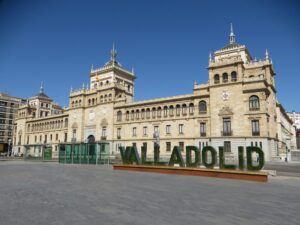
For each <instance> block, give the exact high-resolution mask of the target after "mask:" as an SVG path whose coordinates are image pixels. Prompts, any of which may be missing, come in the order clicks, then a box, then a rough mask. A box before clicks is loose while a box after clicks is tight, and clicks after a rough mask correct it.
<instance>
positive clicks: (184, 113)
mask: <svg viewBox="0 0 300 225" xmlns="http://www.w3.org/2000/svg"><path fill="white" fill-rule="evenodd" d="M182 115H186V104H183V105H182Z"/></svg>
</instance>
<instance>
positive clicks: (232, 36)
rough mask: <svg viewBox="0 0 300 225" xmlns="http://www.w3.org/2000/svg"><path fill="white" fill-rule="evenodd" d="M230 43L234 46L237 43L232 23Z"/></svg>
mask: <svg viewBox="0 0 300 225" xmlns="http://www.w3.org/2000/svg"><path fill="white" fill-rule="evenodd" d="M229 43H230V44H234V43H235V35H234V33H233V27H232V23H230V35H229Z"/></svg>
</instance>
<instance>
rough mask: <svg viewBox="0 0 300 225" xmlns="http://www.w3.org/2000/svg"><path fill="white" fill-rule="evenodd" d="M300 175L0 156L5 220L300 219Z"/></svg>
mask: <svg viewBox="0 0 300 225" xmlns="http://www.w3.org/2000/svg"><path fill="white" fill-rule="evenodd" d="M299 208H300V179H299V178H293V177H276V178H271V179H270V181H269V182H268V183H256V182H250V181H236V180H227V179H216V178H206V177H193V176H179V175H167V174H154V173H141V172H129V171H113V170H112V167H111V166H91V165H59V164H57V163H42V162H22V161H21V162H16V161H3V162H0V212H1V213H0V224H1V225H2V224H3V225H12V224H14V225H54V224H55V225H77V224H78V225H79V224H80V225H88V224H122V225H124V224H126V225H127V224H128V225H129V224H130V225H134V224H137V225H156V224H157V225H167V224H172V225H187V224H201V225H206V224H222V225H234V224H238V225H241V224H242V225H247V224H249V225H250V224H251V225H256V224H259V225H262V224H270V225H271V224H272V225H274V224H278V225H279V224H280V225H285V224H286V225H294V224H295V225H296V224H297V225H299V224H300V213H299Z"/></svg>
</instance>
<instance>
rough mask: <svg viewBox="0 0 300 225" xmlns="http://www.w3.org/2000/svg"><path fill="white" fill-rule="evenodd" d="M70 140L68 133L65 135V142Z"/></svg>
mask: <svg viewBox="0 0 300 225" xmlns="http://www.w3.org/2000/svg"><path fill="white" fill-rule="evenodd" d="M67 140H68V133H65V142H67Z"/></svg>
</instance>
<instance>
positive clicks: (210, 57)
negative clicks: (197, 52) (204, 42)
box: [209, 52, 212, 62]
mask: <svg viewBox="0 0 300 225" xmlns="http://www.w3.org/2000/svg"><path fill="white" fill-rule="evenodd" d="M211 61H212V56H211V52H209V62H211Z"/></svg>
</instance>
